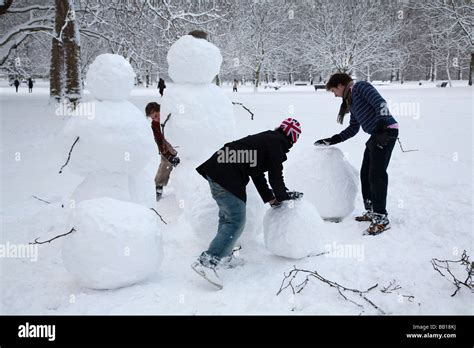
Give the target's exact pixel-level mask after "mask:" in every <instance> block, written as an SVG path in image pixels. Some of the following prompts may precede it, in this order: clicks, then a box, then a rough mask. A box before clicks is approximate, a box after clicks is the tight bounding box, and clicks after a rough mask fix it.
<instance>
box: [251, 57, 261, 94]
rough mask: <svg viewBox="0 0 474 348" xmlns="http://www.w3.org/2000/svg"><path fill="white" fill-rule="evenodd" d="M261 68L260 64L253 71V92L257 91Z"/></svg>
mask: <svg viewBox="0 0 474 348" xmlns="http://www.w3.org/2000/svg"><path fill="white" fill-rule="evenodd" d="M261 66H262V65H261V64H258V66H257V69H256V70H255V81H254V86H253V90H254V92H257V91H258V85H259V84H260V68H261Z"/></svg>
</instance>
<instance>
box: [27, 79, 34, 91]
mask: <svg viewBox="0 0 474 348" xmlns="http://www.w3.org/2000/svg"><path fill="white" fill-rule="evenodd" d="M28 93H33V80H32V79H31V77H30V78H29V79H28Z"/></svg>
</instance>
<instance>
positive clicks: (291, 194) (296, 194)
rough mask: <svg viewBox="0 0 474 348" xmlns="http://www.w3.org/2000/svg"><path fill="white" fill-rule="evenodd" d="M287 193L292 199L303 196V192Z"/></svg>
mask: <svg viewBox="0 0 474 348" xmlns="http://www.w3.org/2000/svg"><path fill="white" fill-rule="evenodd" d="M287 193H288V196H289V197H290V199H293V200H297V199H300V198H301V197H303V192H298V191H290V192H287Z"/></svg>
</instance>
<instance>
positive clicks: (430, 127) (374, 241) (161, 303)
mask: <svg viewBox="0 0 474 348" xmlns="http://www.w3.org/2000/svg"><path fill="white" fill-rule="evenodd" d="M167 85H168V86H171V85H173V84H172V83H168V81H167ZM453 85H454V86H455V87H453V88H436V87H435V86H434V84H423V85H422V86H418V84H417V83H416V82H415V83H408V82H407V83H405V84H403V85H402V86H400V85H395V84H391V85H390V86H381V87H377V89H379V90H380V91H381V93H382V95H383V96H384V97H385V98H386V99H387V100H391V101H392V103H395V104H394V105H403V104H402V103H416V104H417V105H418V106H419V111H420V114H419V116H416V115H407V114H403V113H402V114H401V115H399V116H398V117H397V121H398V122H399V124H400V139H401V141H402V143H403V146H404V148H405V149H418V150H419V151H417V152H408V153H402V152H401V150H400V148H399V146H398V145H396V147H395V149H394V151H393V155H392V160H391V163H390V166H389V169H388V171H389V182H390V183H389V194H388V200H387V202H388V211H389V216H390V219H391V224H392V228H391V229H390V230H389V231H387V232H386V233H384V234H381V235H379V236H376V237H371V236H363V235H362V231H363V230H364V229H365V228H367V224H366V223H361V222H356V221H354V219H353V217H354V215H355V214H358V213H360V212H362V211H363V204H362V198H361V196H360V191H359V193H358V194H357V197H356V202H355V210H354V211H353V212H352V213H351V214H349V216H347V217H346V218H345V219H343V221H342V222H340V223H331V222H324V223H323V225H322V227H324V228H320V229H318V238H319V245H318V250H316V252H324V251H338V250H343V251H344V250H360V253H352V254H351V253H349V252H340V253H339V252H335V253H332V254H325V255H322V256H314V257H307V258H302V259H298V260H295V259H287V258H285V257H280V256H275V255H272V254H271V253H270V252H269V251H268V250H267V249H266V247H265V240H264V234H263V224H262V222H263V218H264V215H265V214H266V212H267V210H268V209H269V206H268V205H264V204H263V202H262V201H261V200H260V198H259V197H258V196H257V194H256V192H255V189H254V188H253V185H252V183H249V185H248V187H247V192H248V195H249V202H248V204H247V221H248V222H247V225H246V230H244V232H243V235H242V237H241V238H240V239H239V241H238V242H237V245H242V250H241V251H240V255H239V256H240V257H241V258H243V259H244V260H245V265H244V266H242V267H238V268H235V269H232V270H228V271H223V272H222V274H220V276H221V277H222V279H223V280H224V289H223V290H222V291H218V292H216V291H212V290H210V289H209V287H208V285H207V284H206V283H205V282H204V281H203V280H202V279H201V278H200V277H199V276H197V275H196V274H195V273H194V272H193V271H192V270H191V268H190V265H191V263H192V262H193V261H194V260H195V259H196V257H197V256H198V255H199V254H200V253H201V252H202V251H203V250H205V249H206V248H207V247H208V245H209V242H210V240H211V239H210V238H212V237H213V235H214V233H215V230H214V227H213V226H211V225H210V221H209V225H205V224H203V226H202V228H201V227H200V226H199V225H196V226H192V225H191V223H190V220H188V218H187V215H190V214H189V213H188V212H187V211H188V207H189V206H190V205H195V206H196V209H198V207H200V206H201V204H202V206H201V207H202V209H204V206H205V205H206V204H208V203H209V204H210V202H212V201H209V197H210V192H209V189H208V186H207V187H206V185H207V182H206V181H205V180H204V179H203V178H202V177H200V176H199V175H198V174H197V173H196V172H195V171H194V170H193V169H189V171H186V172H185V173H184V174H183V176H182V177H184V178H186V180H187V181H192V182H197V183H202V185H204V186H203V188H202V189H200V190H199V191H198V192H196V196H195V197H194V199H195V201H188V200H185V201H184V202H182V201H180V200H179V199H178V198H177V192H178V191H179V187H180V186H181V185H183V182H182V181H180V180H182V179H181V178H180V177H179V175H174V174H175V173H174V171H173V173H172V175H171V180H170V184H169V186H167V187H166V188H165V191H164V196H163V198H162V200H161V201H160V202H158V203H154V204H153V205H147V206H146V208H151V207H154V208H155V209H156V210H157V211H158V212H159V213H160V214H161V215H162V217H163V219H164V220H165V221H166V223H167V224H166V225H165V224H164V223H163V222H161V220H160V219H159V218H158V217H156V216H155V217H154V218H155V231H156V232H160V234H161V235H162V239H163V247H164V250H165V254H164V257H163V260H162V264H161V266H160V268H159V269H158V272H157V273H156V274H154V275H151V276H150V277H149V278H148V279H147V280H145V281H142V282H140V283H136V284H135V285H132V286H128V287H124V288H119V289H116V290H106V291H97V290H91V289H87V288H84V287H82V286H80V285H79V284H78V283H77V281H76V279H75V277H73V276H72V275H71V274H70V273H69V272H68V271H67V270H66V268H65V267H64V263H63V259H62V257H61V249H62V245H63V243H65V242H66V241H67V240H68V239H69V238H72V237H73V235H74V234H76V233H77V234H78V233H79V231H77V232H74V233H73V234H71V235H68V236H65V237H62V238H59V239H57V240H54V241H52V242H51V243H47V244H44V245H39V246H38V260H37V261H36V262H32V261H30V260H29V259H22V258H13V257H9V258H0V269H1V272H2V277H1V279H2V284H1V287H2V291H1V294H0V299H1V305H0V312H1V313H2V314H49V315H60V314H63V315H64V314H154V315H156V314H187V315H189V314H305V315H308V314H350V315H357V314H359V313H361V310H360V308H358V307H357V306H354V305H353V304H351V303H349V302H347V301H345V300H343V299H342V298H341V297H340V296H339V295H338V294H337V291H335V289H333V288H330V287H328V286H327V285H325V284H319V283H318V282H317V281H316V280H313V279H311V280H310V281H309V283H308V285H307V288H306V289H305V290H304V291H303V292H302V293H300V294H297V295H292V294H290V293H291V291H285V292H283V293H282V294H281V295H279V296H276V293H277V291H278V289H279V287H280V284H281V281H282V279H283V273H284V272H286V273H288V272H289V271H290V270H291V269H292V268H293V266H297V267H299V268H303V269H308V270H317V271H318V273H319V274H321V275H323V276H324V277H326V278H328V279H330V280H333V281H337V282H339V283H340V284H343V285H345V286H347V287H351V288H360V289H366V288H368V287H369V286H372V285H374V284H376V283H378V284H379V287H378V288H377V289H375V290H373V291H371V294H369V298H370V299H371V300H373V301H374V303H376V304H377V305H379V306H380V307H381V308H382V309H383V310H384V311H386V312H387V313H390V314H408V315H413V314H470V315H472V314H474V312H473V309H472V305H471V303H472V294H471V293H470V292H469V291H466V290H467V289H461V290H460V292H459V293H458V294H457V295H456V296H455V297H450V295H451V294H452V293H453V292H454V289H453V288H454V285H452V284H451V283H449V282H448V281H447V280H446V279H444V278H443V277H441V276H440V275H439V274H438V273H437V272H436V271H434V270H433V268H432V266H431V263H430V260H431V259H432V258H434V257H436V258H438V259H451V260H455V259H459V258H460V256H461V253H462V251H463V250H464V249H466V250H467V253H468V255H470V256H471V259H472V257H474V248H473V238H472V223H473V220H472V217H473V214H472V211H473V190H472V186H473V182H472V177H473V176H472V167H473V146H472V134H473V127H472V114H473V113H472V111H473V110H472V105H473V104H472V88H470V87H467V82H466V81H462V83H454V84H453ZM48 88H49V86H48V85H47V84H46V83H43V82H42V81H38V83H37V84H36V85H35V89H34V93H33V94H28V90H27V88H22V87H20V90H19V93H18V94H16V93H15V91H14V88H13V87H9V86H8V84H7V82H6V81H0V105H1V106H0V112H1V122H0V125H1V130H0V131H1V175H2V177H1V180H0V182H1V193H0V197H1V201H0V204H1V207H0V209H1V227H2V228H1V234H0V243H1V244H6V243H7V242H9V243H10V244H14V245H20V244H21V245H22V244H28V243H29V242H32V241H33V240H34V239H35V238H38V237H41V238H40V240H47V239H50V238H53V237H54V236H57V235H59V234H62V233H66V232H67V231H69V229H70V228H71V226H70V224H69V222H68V217H69V213H70V211H71V210H72V209H77V206H78V205H79V204H77V205H76V208H69V204H70V201H69V198H70V197H71V195H72V193H73V192H74V191H75V189H76V188H77V186H78V185H79V184H80V183H81V182H82V180H83V178H82V177H81V176H79V175H77V174H76V173H75V172H73V171H71V170H67V169H68V167H69V166H68V167H66V170H65V171H64V172H63V174H60V175H59V174H58V170H59V168H60V167H61V165H62V164H64V162H65V159H66V157H67V153H68V151H69V148H70V145H71V143H69V144H68V145H67V146H66V145H64V146H58V136H59V135H60V134H61V130H62V129H63V127H64V125H65V124H66V123H67V122H68V120H70V119H71V117H65V116H58V115H56V113H55V112H56V109H55V107H54V105H48V101H49V97H48V92H49V90H48ZM166 91H167V90H165V95H166ZM223 92H224V94H225V95H226V96H228V97H230V98H232V100H233V101H235V102H241V103H243V104H244V105H245V106H247V107H248V108H250V109H251V110H252V112H254V113H255V120H254V121H251V120H250V116H249V114H248V113H247V112H246V111H245V110H243V109H242V108H241V107H240V106H234V112H235V117H236V119H237V120H238V122H236V135H235V138H236V139H237V138H239V137H242V136H246V135H248V134H253V133H257V132H260V131H263V130H267V129H273V128H275V127H276V126H277V125H278V124H279V122H280V121H281V120H282V119H284V118H285V117H286V116H288V113H289V110H292V111H293V112H292V116H294V117H295V118H297V119H298V121H300V122H301V124H302V126H303V127H304V132H303V134H302V135H301V137H300V138H299V140H298V142H297V143H296V144H295V145H294V146H293V148H292V149H291V150H290V152H289V153H288V160H287V161H286V162H285V163H284V174H285V182H286V184H287V187H288V188H289V189H290V190H297V191H301V192H304V193H305V196H304V197H303V199H304V200H306V201H308V202H311V200H310V192H311V190H312V185H313V184H312V183H311V182H310V181H309V180H308V179H307V178H309V177H311V175H312V172H314V171H315V168H314V167H313V166H314V164H313V163H312V162H310V161H307V160H305V158H308V156H309V154H310V153H314V151H315V148H314V146H313V143H314V141H315V140H317V139H321V138H323V137H328V136H331V135H333V134H335V133H337V132H340V131H341V130H342V129H343V127H341V126H340V125H338V124H337V123H336V121H335V119H336V114H337V111H338V110H339V105H340V100H339V99H336V98H334V97H333V95H332V94H331V93H327V92H325V91H321V90H319V91H318V92H315V91H314V88H312V87H311V86H302V87H295V86H283V87H282V88H281V89H280V90H278V91H275V90H262V91H261V92H259V93H252V87H250V86H249V87H246V86H239V92H238V93H234V94H232V89H231V88H227V89H224V90H223ZM156 98H157V91H156V89H145V88H139V89H134V90H133V91H132V93H131V97H130V101H131V102H132V103H133V104H134V105H135V106H137V107H138V109H139V110H144V107H145V105H146V104H147V103H148V102H150V101H152V100H156ZM84 99H85V102H90V101H92V100H93V99H92V98H91V96H90V95H89V94H88V93H87V92H86V93H85V95H84ZM400 109H402V108H400ZM142 116H143V115H142ZM97 118H98V117H96V119H97ZM346 122H347V121H346ZM150 132H151V131H150ZM165 132H166V131H165ZM104 136H105V135H104ZM149 137H151V140H152V141H153V138H152V137H153V136H152V135H151V133H150V134H149ZM367 138H368V135H367V134H365V133H363V132H362V131H361V132H360V133H359V134H357V135H356V136H355V137H354V138H352V139H350V140H348V141H347V142H344V143H341V144H338V145H336V147H337V148H339V149H340V150H341V151H342V152H343V153H344V155H345V158H346V161H347V162H348V163H350V164H351V165H352V166H353V167H355V168H357V170H358V169H359V168H360V165H361V161H362V155H363V151H364V147H365V142H366V141H367ZM229 140H232V139H229ZM206 141H207V139H204V138H202V139H200V140H199V141H198V145H201V144H204V143H205V142H206ZM170 142H171V143H172V144H173V145H174V143H175V141H173V139H170ZM189 142H192V143H193V144H196V142H195V141H194V140H193V139H190V140H189V141H186V139H183V140H182V141H181V142H180V144H178V143H177V142H176V145H182V146H186V145H187V144H188V143H189ZM78 145H79V143H78ZM107 149H108V151H111V150H112V148H110V147H108V148H107ZM177 150H178V151H179V150H180V148H178V149H177ZM155 151H156V148H155ZM74 155H75V153H74V152H73V154H72V157H71V161H74V158H75V157H74ZM207 155H208V156H210V155H211V153H209V154H206V156H207ZM153 160H154V161H155V164H154V167H153V165H151V169H152V170H153V171H154V170H156V168H157V164H158V162H159V157H158V155H157V154H156V152H155V155H154V159H153ZM70 165H73V164H72V162H70ZM149 166H150V165H149V164H148V165H147V166H146V167H145V168H144V170H146V168H147V167H149ZM180 166H181V164H180V165H179V166H178V167H177V168H176V169H175V170H178V169H179V168H180ZM178 179H180V180H178ZM151 185H152V186H153V183H151ZM142 189H144V190H145V188H142ZM152 190H153V188H152ZM152 194H153V192H152ZM32 195H36V196H38V197H40V198H42V199H45V200H47V201H49V202H51V204H47V203H44V202H41V201H38V200H37V199H34V198H32ZM206 202H207V203H206ZM61 203H67V206H66V207H65V208H62V207H61ZM311 203H312V202H311ZM209 207H210V205H209ZM120 212H121V213H122V212H123V214H126V210H121V211H120ZM150 213H151V214H152V215H153V214H154V213H153V212H152V211H150ZM211 218H212V213H211V214H210V215H208V219H209V220H210V219H211ZM203 220H204V221H205V219H203ZM213 221H214V223H216V222H217V216H215V217H214V220H213ZM252 224H253V226H252ZM247 228H250V229H247ZM136 232H137V233H139V231H138V229H137V230H136ZM77 236H79V234H78V235H77ZM461 271H462V270H461ZM393 279H396V280H397V282H398V283H399V284H400V286H401V287H402V289H401V290H399V292H400V294H403V295H404V294H410V295H413V296H414V297H415V298H414V300H413V301H412V302H410V301H407V300H406V299H404V298H401V297H400V296H399V294H397V293H393V294H383V293H381V292H380V291H379V289H380V287H381V286H386V285H388V284H389V282H390V281H392V280H393ZM364 314H377V313H376V312H372V311H370V310H369V309H367V310H366V311H365V313H364Z"/></svg>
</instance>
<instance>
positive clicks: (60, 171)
mask: <svg viewBox="0 0 474 348" xmlns="http://www.w3.org/2000/svg"><path fill="white" fill-rule="evenodd" d="M78 141H79V137H77V138H76V140H75V141H74V143H73V144H72V146H71V149H70V150H69V155H68V156H67V161H66V163H64V164H63V166H62V167H61V169H59V174H61V173H62V172H63V168H64V167H65V166H67V164H68V163H69V160H70V159H71V153H72V150H73V149H74V146H76V143H77V142H78Z"/></svg>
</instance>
